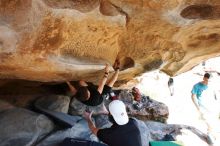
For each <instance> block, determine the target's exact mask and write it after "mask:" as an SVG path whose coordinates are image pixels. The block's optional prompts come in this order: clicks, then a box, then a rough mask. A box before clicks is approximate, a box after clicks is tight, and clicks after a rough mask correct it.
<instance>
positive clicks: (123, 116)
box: [109, 100, 128, 125]
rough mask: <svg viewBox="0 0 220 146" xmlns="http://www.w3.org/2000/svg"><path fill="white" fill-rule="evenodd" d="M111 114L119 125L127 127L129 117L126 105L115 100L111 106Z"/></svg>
mask: <svg viewBox="0 0 220 146" xmlns="http://www.w3.org/2000/svg"><path fill="white" fill-rule="evenodd" d="M109 112H110V113H111V115H112V116H113V118H114V120H115V122H116V123H117V124H118V125H125V124H127V123H128V115H127V112H126V107H125V104H124V103H123V102H122V101H120V100H113V101H112V102H111V103H110V104H109Z"/></svg>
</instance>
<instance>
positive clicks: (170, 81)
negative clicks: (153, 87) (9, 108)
mask: <svg viewBox="0 0 220 146" xmlns="http://www.w3.org/2000/svg"><path fill="white" fill-rule="evenodd" d="M167 84H168V88H169V91H170V96H173V95H174V80H173V78H171V77H170V78H169V80H168V83H167Z"/></svg>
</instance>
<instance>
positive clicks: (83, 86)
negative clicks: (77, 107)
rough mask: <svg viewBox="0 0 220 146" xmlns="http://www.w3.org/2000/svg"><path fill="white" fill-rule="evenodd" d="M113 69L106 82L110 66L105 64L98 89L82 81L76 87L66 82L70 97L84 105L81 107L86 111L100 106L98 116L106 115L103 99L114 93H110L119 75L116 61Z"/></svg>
mask: <svg viewBox="0 0 220 146" xmlns="http://www.w3.org/2000/svg"><path fill="white" fill-rule="evenodd" d="M113 68H114V69H115V72H114V74H113V75H112V77H111V78H110V79H109V80H108V76H109V70H110V66H109V64H106V66H105V69H104V71H105V73H104V75H103V78H102V79H101V80H100V82H99V85H98V87H97V86H95V85H94V84H92V83H87V82H86V81H84V80H80V81H79V82H78V85H76V86H74V85H72V84H71V83H70V82H69V81H67V82H66V83H67V85H68V86H69V88H70V91H71V93H72V95H73V96H74V97H75V98H76V99H77V100H78V101H80V102H81V103H83V104H84V105H86V106H83V107H85V108H86V109H88V107H91V106H92V107H95V106H100V107H101V110H100V114H107V113H108V111H107V109H106V108H105V105H104V103H103V101H104V99H103V97H104V95H106V94H111V95H112V94H113V93H114V92H113V91H112V87H113V85H114V83H115V82H116V80H117V78H118V74H119V62H118V61H116V63H115V64H114V66H113ZM107 80H108V81H107ZM87 106H88V107H87ZM81 108H82V107H81ZM81 111H82V109H81ZM84 111H85V110H84ZM82 112H83V111H82Z"/></svg>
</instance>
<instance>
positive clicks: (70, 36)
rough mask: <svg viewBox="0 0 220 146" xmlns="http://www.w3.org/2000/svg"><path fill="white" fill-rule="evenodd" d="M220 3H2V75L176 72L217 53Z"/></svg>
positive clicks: (42, 77)
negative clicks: (111, 69) (107, 69)
mask: <svg viewBox="0 0 220 146" xmlns="http://www.w3.org/2000/svg"><path fill="white" fill-rule="evenodd" d="M219 18H220V1H219V0H210V1H207V0H197V1H194V0H166V1H156V0H144V1H140V0H77V1H72V0H62V1H60V0H1V1H0V78H1V79H6V78H7V79H8V78H10V79H26V80H36V81H43V82H51V81H64V80H78V79H79V78H83V79H86V80H89V81H97V80H98V78H97V76H102V74H103V73H102V72H103V71H102V69H103V68H104V65H105V63H109V64H111V65H112V64H113V63H114V62H115V60H116V59H119V60H120V61H121V67H124V68H128V67H130V68H129V69H127V70H124V71H123V72H122V73H121V74H120V76H119V80H121V81H127V80H130V79H131V78H133V77H134V76H136V75H139V74H141V73H143V72H147V71H151V70H154V69H158V68H159V69H161V70H162V71H164V72H166V73H168V74H169V75H177V74H180V73H182V72H185V71H187V70H189V69H191V68H192V67H193V66H195V65H196V64H198V63H199V62H201V61H203V60H206V59H208V58H211V57H214V56H218V55H220V49H219V46H220V41H219V40H220V27H219V26H220V20H219Z"/></svg>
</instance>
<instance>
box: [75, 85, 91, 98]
mask: <svg viewBox="0 0 220 146" xmlns="http://www.w3.org/2000/svg"><path fill="white" fill-rule="evenodd" d="M88 96H89V95H88V88H87V87H85V86H81V87H79V88H78V90H77V92H76V98H77V99H78V100H79V101H86V100H87V98H88Z"/></svg>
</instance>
